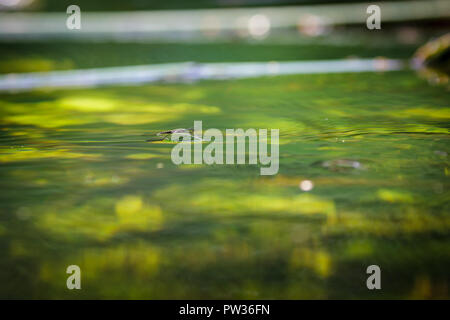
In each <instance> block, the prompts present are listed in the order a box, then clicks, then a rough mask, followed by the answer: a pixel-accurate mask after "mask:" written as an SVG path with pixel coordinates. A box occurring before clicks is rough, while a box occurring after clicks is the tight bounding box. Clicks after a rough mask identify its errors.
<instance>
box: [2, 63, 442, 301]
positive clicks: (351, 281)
mask: <svg viewBox="0 0 450 320" xmlns="http://www.w3.org/2000/svg"><path fill="white" fill-rule="evenodd" d="M448 102H449V93H448V91H446V90H445V88H443V87H431V86H429V85H428V84H427V83H426V82H425V81H423V80H421V79H419V78H418V77H417V76H416V75H415V74H414V73H413V72H410V71H401V72H389V73H360V74H319V75H292V76H280V77H273V78H260V79H246V80H230V81H204V82H199V83H195V84H176V85H175V84H165V85H142V86H136V87H107V88H97V89H75V90H59V91H52V90H41V91H34V92H30V93H20V94H2V95H1V96H0V110H1V115H0V125H1V131H0V162H1V166H0V176H1V177H2V179H1V180H0V185H1V187H0V188H1V192H0V199H1V200H0V252H1V255H0V270H1V272H0V282H1V283H2V285H1V286H0V297H2V298H64V299H66V298H149V299H167V298H203V299H208V298H216V299H222V298H235V299H241V298H244V299H250V298H260V299H264V298H270V299H274V298H284V299H303V298H312V299H316V298H448V297H449V292H448V284H449V273H448V270H450V214H449V212H450V211H449V193H448V187H449V178H448V176H449V172H450V171H449V170H450V168H449V164H450V163H449V160H448V152H449V118H450V111H449V104H448ZM194 120H202V121H203V127H204V129H207V128H218V129H221V130H225V129H226V128H244V129H247V128H278V129H280V169H279V173H278V175H276V176H260V175H259V171H260V170H259V168H258V166H255V165H212V166H207V165H184V166H175V165H174V164H172V162H171V159H170V151H171V148H172V147H173V144H171V143H147V142H145V140H146V139H147V136H145V134H153V133H155V132H158V131H163V130H168V129H173V128H187V127H192V125H193V122H194ZM355 163H358V164H359V165H353V164H355ZM303 180H310V181H312V183H313V188H312V190H310V191H302V190H301V189H300V188H299V184H300V182H301V181H303ZM72 264H76V265H79V266H80V268H81V270H82V290H72V291H69V290H67V288H66V278H67V276H68V275H67V274H66V273H65V271H66V268H67V266H68V265H72ZM371 264H377V265H379V266H380V267H381V270H382V291H381V292H373V291H369V290H367V288H366V284H365V283H366V278H367V275H366V273H365V271H366V268H367V266H369V265H371Z"/></svg>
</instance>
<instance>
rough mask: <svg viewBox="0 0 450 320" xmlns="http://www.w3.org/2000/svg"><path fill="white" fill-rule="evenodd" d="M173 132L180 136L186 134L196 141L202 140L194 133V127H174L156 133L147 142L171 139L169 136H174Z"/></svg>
mask: <svg viewBox="0 0 450 320" xmlns="http://www.w3.org/2000/svg"><path fill="white" fill-rule="evenodd" d="M172 134H178V135H179V136H186V137H190V138H192V139H193V140H194V141H201V140H202V139H201V138H200V137H198V136H196V135H195V134H194V129H193V128H190V129H184V128H178V129H172V130H167V131H161V132H158V133H157V134H156V136H157V137H155V138H152V139H148V140H146V142H156V141H163V140H166V139H168V140H170V138H168V137H169V136H170V137H172Z"/></svg>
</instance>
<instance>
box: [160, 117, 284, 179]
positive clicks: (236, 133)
mask: <svg viewBox="0 0 450 320" xmlns="http://www.w3.org/2000/svg"><path fill="white" fill-rule="evenodd" d="M193 131H194V132H193V134H191V133H189V131H188V130H186V129H178V130H173V131H170V132H168V133H170V134H171V140H172V141H174V142H177V145H175V146H174V147H173V149H172V152H171V158H172V162H173V163H174V164H176V165H180V164H208V165H211V164H246V160H247V158H248V164H258V161H259V164H260V165H261V168H260V173H261V175H275V174H277V173H278V169H279V136H280V134H279V133H280V131H279V129H271V130H270V154H269V152H268V144H269V136H268V130H267V129H259V130H258V131H257V130H256V129H247V130H246V131H244V130H243V129H226V130H225V137H224V135H223V133H222V131H220V130H219V129H214V128H211V129H208V130H206V131H205V132H203V131H202V121H194V130H193ZM246 141H248V148H246V145H247V143H246ZM204 142H209V144H208V145H206V146H205V145H204ZM192 149H193V150H192ZM246 149H248V153H247V152H246ZM192 153H193V156H192ZM235 155H236V156H235ZM247 155H248V157H247ZM262 166H265V167H262Z"/></svg>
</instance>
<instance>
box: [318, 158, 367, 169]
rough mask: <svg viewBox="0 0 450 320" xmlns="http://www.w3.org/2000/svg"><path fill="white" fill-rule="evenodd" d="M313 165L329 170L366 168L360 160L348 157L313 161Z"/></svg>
mask: <svg viewBox="0 0 450 320" xmlns="http://www.w3.org/2000/svg"><path fill="white" fill-rule="evenodd" d="M313 165H316V166H321V167H323V168H327V169H329V170H331V171H343V170H352V169H354V170H364V169H366V168H365V167H364V166H363V165H362V164H361V162H359V161H356V160H348V159H334V160H326V161H318V162H314V163H313Z"/></svg>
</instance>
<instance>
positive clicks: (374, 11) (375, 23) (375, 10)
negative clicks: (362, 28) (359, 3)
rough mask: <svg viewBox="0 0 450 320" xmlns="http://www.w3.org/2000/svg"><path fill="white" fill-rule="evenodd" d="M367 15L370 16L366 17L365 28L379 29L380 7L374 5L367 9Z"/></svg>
mask: <svg viewBox="0 0 450 320" xmlns="http://www.w3.org/2000/svg"><path fill="white" fill-rule="evenodd" d="M366 13H367V14H370V16H368V17H367V20H366V26H367V29H369V30H374V29H378V30H379V29H381V9H380V6H378V5H376V4H372V5H370V6H368V7H367V10H366Z"/></svg>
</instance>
